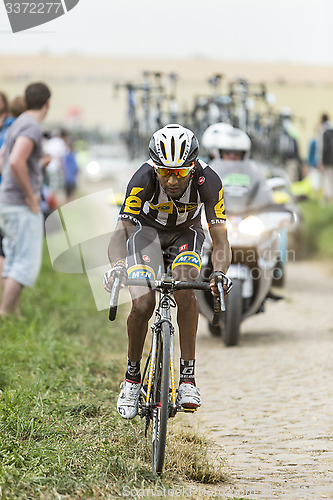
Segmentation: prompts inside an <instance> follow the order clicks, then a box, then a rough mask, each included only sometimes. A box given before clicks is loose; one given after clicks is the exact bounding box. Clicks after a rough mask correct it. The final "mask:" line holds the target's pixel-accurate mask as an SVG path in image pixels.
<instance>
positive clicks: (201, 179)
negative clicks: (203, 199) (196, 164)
mask: <svg viewBox="0 0 333 500" xmlns="http://www.w3.org/2000/svg"><path fill="white" fill-rule="evenodd" d="M205 180H206V177H199V179H198V184H199V186H201V185H202V184H203V183H204V182H205Z"/></svg>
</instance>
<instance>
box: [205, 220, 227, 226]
mask: <svg viewBox="0 0 333 500" xmlns="http://www.w3.org/2000/svg"><path fill="white" fill-rule="evenodd" d="M209 223H210V224H211V225H214V224H225V223H226V220H225V219H211V220H210V221H209Z"/></svg>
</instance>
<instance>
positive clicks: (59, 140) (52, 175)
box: [45, 130, 68, 194]
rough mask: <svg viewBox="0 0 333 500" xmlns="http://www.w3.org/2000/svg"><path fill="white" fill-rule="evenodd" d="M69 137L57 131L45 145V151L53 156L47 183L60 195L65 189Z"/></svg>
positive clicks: (64, 132)
mask: <svg viewBox="0 0 333 500" xmlns="http://www.w3.org/2000/svg"><path fill="white" fill-rule="evenodd" d="M67 137H68V133H67V132H66V131H65V130H57V131H56V132H55V133H54V134H53V135H52V137H51V139H49V140H48V141H47V142H46V144H45V151H46V153H48V154H49V155H50V156H51V161H50V163H49V165H48V167H47V172H46V178H45V183H46V184H48V186H49V187H50V188H51V189H52V191H53V192H54V193H58V194H59V192H62V191H63V189H64V163H65V156H66V153H67V145H66V142H65V139H67Z"/></svg>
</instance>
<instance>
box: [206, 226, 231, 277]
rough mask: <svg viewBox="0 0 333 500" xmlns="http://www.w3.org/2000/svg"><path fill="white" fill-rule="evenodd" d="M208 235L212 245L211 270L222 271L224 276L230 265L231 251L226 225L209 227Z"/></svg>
mask: <svg viewBox="0 0 333 500" xmlns="http://www.w3.org/2000/svg"><path fill="white" fill-rule="evenodd" d="M209 234H210V237H211V239H212V244H213V252H212V264H213V270H214V271H222V272H223V273H224V274H225V273H226V272H227V270H228V268H229V266H230V263H231V249H230V244H229V240H228V232H227V226H226V224H225V223H222V224H221V223H220V224H216V225H214V226H209Z"/></svg>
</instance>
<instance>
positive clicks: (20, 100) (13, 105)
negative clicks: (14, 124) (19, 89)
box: [9, 96, 27, 119]
mask: <svg viewBox="0 0 333 500" xmlns="http://www.w3.org/2000/svg"><path fill="white" fill-rule="evenodd" d="M26 109H27V105H26V102H25V99H24V97H23V96H17V97H15V98H14V99H13V100H12V101H11V102H10V104H9V113H10V115H11V116H12V117H13V118H14V119H15V118H18V117H19V116H20V115H21V114H22V113H24V111H26Z"/></svg>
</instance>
